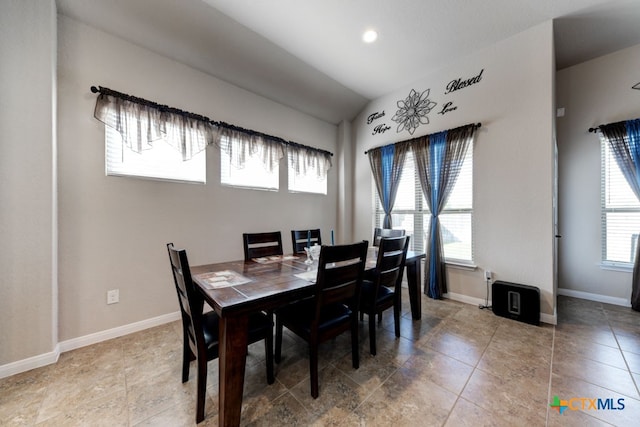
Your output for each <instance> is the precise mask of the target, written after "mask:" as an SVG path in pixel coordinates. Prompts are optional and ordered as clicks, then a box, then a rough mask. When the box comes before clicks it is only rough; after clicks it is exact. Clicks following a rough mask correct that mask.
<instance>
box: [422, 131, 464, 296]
mask: <svg viewBox="0 0 640 427" xmlns="http://www.w3.org/2000/svg"><path fill="white" fill-rule="evenodd" d="M475 130H476V125H467V126H463V127H459V128H456V129H451V130H449V131H444V132H439V133H436V134H432V135H426V136H424V137H420V138H417V140H416V143H415V144H414V146H413V153H414V157H415V161H416V168H417V169H418V176H419V177H420V184H421V186H422V192H423V193H424V196H425V199H426V201H427V205H428V206H429V210H430V211H431V220H430V221H429V226H428V233H427V236H428V238H429V240H428V241H427V259H426V262H425V291H426V292H425V293H426V294H427V295H428V296H429V297H431V298H434V299H439V298H442V295H443V294H444V293H446V292H447V276H446V271H445V262H444V246H443V243H442V232H441V227H440V220H439V218H438V216H439V215H440V212H441V211H442V208H443V207H444V206H445V204H446V202H447V198H448V197H449V194H450V193H451V190H452V189H453V187H454V185H455V183H456V180H457V179H458V175H459V174H460V170H461V169H462V165H463V163H464V158H465V155H466V153H467V148H468V147H469V145H470V143H471V142H472V141H473V136H474V134H475Z"/></svg>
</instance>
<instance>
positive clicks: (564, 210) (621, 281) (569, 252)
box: [557, 45, 640, 305]
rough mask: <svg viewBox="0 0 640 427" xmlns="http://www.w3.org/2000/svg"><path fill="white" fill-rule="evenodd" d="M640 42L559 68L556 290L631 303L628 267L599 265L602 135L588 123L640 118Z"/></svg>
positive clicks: (615, 302) (586, 296)
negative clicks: (639, 86)
mask: <svg viewBox="0 0 640 427" xmlns="http://www.w3.org/2000/svg"><path fill="white" fill-rule="evenodd" d="M638 70H640V45H638V46H634V47H631V48H628V49H624V50H621V51H619V52H615V53H612V54H610V55H606V56H602V57H600V58H597V59H594V60H592V61H588V62H585V63H583V64H579V65H576V66H574V67H570V68H566V69H564V70H561V71H558V73H557V103H558V107H564V108H565V116H564V117H559V118H558V119H557V129H558V152H559V162H560V163H559V196H560V206H559V213H560V219H559V226H560V234H562V239H560V247H559V251H560V253H559V260H560V263H559V269H558V285H559V288H560V289H559V292H560V293H562V294H567V295H574V296H578V297H582V298H587V299H593V300H598V301H603V302H609V303H614V304H622V305H629V300H630V296H631V275H632V273H631V272H630V271H613V270H606V269H602V268H601V266H600V262H601V249H600V248H601V225H600V140H599V138H598V136H597V134H594V133H589V132H588V129H589V128H590V127H594V126H597V125H599V124H603V123H611V122H617V121H620V120H625V119H633V118H637V117H640V90H633V89H631V87H632V86H633V85H635V84H636V83H638V82H640V74H639V73H638Z"/></svg>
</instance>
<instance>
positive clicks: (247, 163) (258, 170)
mask: <svg viewBox="0 0 640 427" xmlns="http://www.w3.org/2000/svg"><path fill="white" fill-rule="evenodd" d="M243 148H246V147H242V143H241V142H239V141H238V140H236V139H235V138H232V139H231V140H229V139H228V138H223V139H222V140H221V149H220V182H221V183H222V184H224V185H231V186H234V187H244V188H252V189H259V190H271V191H277V190H278V189H279V178H280V168H279V165H278V163H277V162H276V161H275V160H274V163H273V164H272V170H271V171H270V170H269V167H268V163H267V164H266V163H265V160H263V159H264V156H265V153H264V150H263V149H262V148H261V149H258V150H257V151H255V152H253V153H245V156H243V157H242V164H241V165H240V164H238V163H239V162H237V161H234V157H235V156H234V153H236V155H237V153H238V152H240V151H241V150H242V149H243Z"/></svg>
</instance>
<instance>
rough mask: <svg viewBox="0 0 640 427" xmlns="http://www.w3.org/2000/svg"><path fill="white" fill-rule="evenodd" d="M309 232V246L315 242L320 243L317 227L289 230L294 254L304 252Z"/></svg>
mask: <svg viewBox="0 0 640 427" xmlns="http://www.w3.org/2000/svg"><path fill="white" fill-rule="evenodd" d="M309 234H311V246H313V245H315V244H318V245H322V238H321V237H320V229H319V228H315V229H311V230H291V243H292V244H293V253H294V254H296V255H297V254H303V253H305V252H304V248H306V247H307V244H308V241H309Z"/></svg>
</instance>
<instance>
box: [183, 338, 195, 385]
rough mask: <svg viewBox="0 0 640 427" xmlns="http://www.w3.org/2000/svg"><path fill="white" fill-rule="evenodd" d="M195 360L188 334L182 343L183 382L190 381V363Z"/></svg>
mask: <svg viewBox="0 0 640 427" xmlns="http://www.w3.org/2000/svg"><path fill="white" fill-rule="evenodd" d="M192 360H193V355H192V353H191V348H189V339H188V338H187V336H186V334H185V336H184V343H183V344H182V382H183V383H186V382H187V381H189V364H190V363H191V361H192Z"/></svg>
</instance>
